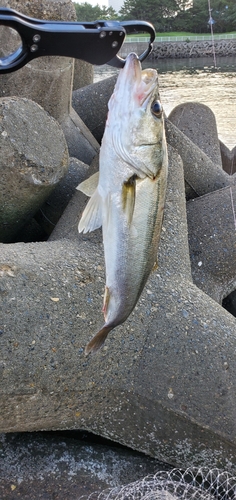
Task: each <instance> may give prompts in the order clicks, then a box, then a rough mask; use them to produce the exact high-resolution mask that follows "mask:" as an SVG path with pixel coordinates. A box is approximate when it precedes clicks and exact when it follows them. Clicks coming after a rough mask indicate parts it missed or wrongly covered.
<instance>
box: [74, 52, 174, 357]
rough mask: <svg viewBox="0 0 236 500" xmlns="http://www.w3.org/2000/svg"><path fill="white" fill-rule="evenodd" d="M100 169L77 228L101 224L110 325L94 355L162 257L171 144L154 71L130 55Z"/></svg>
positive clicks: (93, 345)
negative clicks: (168, 151) (161, 240)
mask: <svg viewBox="0 0 236 500" xmlns="http://www.w3.org/2000/svg"><path fill="white" fill-rule="evenodd" d="M108 109H109V112H108V118H107V123H106V127H105V132H104V136H103V140H102V145H101V150H100V159H99V173H98V174H95V175H94V176H92V178H90V179H88V180H86V181H84V182H83V183H81V184H80V185H79V186H78V189H80V190H81V191H83V192H85V193H86V194H88V195H89V196H91V198H90V200H89V202H88V204H87V206H86V208H85V210H84V212H83V214H82V217H81V220H80V223H79V231H84V232H87V231H92V230H94V229H96V228H98V227H100V226H102V231H103V245H104V256H105V268H106V287H105V296H104V305H103V312H104V318H105V324H104V325H103V327H102V328H101V329H100V330H99V332H98V333H97V334H96V335H95V336H94V337H93V338H92V340H91V341H90V342H89V343H88V345H87V346H86V351H85V352H86V354H88V353H90V352H96V351H97V350H98V349H99V348H100V347H101V346H102V345H103V343H104V341H105V339H106V337H107V335H108V333H109V332H110V331H111V330H112V329H113V328H115V327H116V326H118V325H120V324H121V323H123V322H124V321H125V320H126V319H127V317H128V316H129V315H130V313H131V312H132V310H133V309H134V307H135V305H136V303H137V301H138V299H139V297H140V294H141V292H142V290H143V288H144V286H145V283H146V281H147V279H148V276H149V274H150V272H151V270H152V269H153V267H154V265H155V263H156V261H157V251H158V243H159V240H160V233H161V226H162V218H163V210H164V203H165V193H166V182H167V168H168V166H167V165H168V160H167V146H166V140H165V131H164V117H163V111H162V107H161V104H160V99H159V92H158V75H157V72H156V70H154V69H147V70H142V69H141V65H140V62H139V60H138V57H137V55H136V54H134V53H131V54H129V56H128V57H127V59H126V63H125V67H124V68H123V69H122V70H121V71H120V74H119V76H118V79H117V83H116V86H115V89H114V92H113V95H112V97H111V99H110V101H109V104H108Z"/></svg>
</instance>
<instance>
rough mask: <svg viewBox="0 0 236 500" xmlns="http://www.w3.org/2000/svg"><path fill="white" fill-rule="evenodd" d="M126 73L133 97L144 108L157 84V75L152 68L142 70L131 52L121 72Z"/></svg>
mask: <svg viewBox="0 0 236 500" xmlns="http://www.w3.org/2000/svg"><path fill="white" fill-rule="evenodd" d="M122 71H124V72H125V73H126V75H125V77H126V81H127V80H128V81H129V82H130V85H131V86H132V89H133V92H134V95H135V97H136V99H137V100H138V103H139V105H140V106H142V107H146V104H147V103H148V101H149V97H150V95H151V94H152V93H153V91H154V89H155V88H156V87H157V84H158V74H157V71H156V70H155V69H153V68H148V69H144V70H142V67H141V63H140V61H139V58H138V56H137V54H135V53H134V52H131V53H130V54H129V55H128V56H127V58H126V62H125V67H124V69H123V70H122Z"/></svg>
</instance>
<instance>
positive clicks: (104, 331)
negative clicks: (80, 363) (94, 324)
mask: <svg viewBox="0 0 236 500" xmlns="http://www.w3.org/2000/svg"><path fill="white" fill-rule="evenodd" d="M112 328H113V327H112V326H106V325H104V326H103V327H102V328H101V330H99V332H98V333H96V335H95V336H94V337H93V338H92V340H90V342H89V343H88V344H87V345H86V347H85V355H86V356H87V355H88V354H90V353H91V354H95V352H97V351H98V350H99V349H100V348H101V347H102V346H103V344H104V342H105V340H106V338H107V335H108V333H109V332H110V331H111V330H112Z"/></svg>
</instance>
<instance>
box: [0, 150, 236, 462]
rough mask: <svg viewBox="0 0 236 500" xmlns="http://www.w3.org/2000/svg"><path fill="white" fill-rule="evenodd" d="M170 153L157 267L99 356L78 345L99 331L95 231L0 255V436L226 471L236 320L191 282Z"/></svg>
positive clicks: (231, 452) (177, 164) (179, 176)
mask: <svg viewBox="0 0 236 500" xmlns="http://www.w3.org/2000/svg"><path fill="white" fill-rule="evenodd" d="M169 152H170V168H169V180H168V194H167V200H166V207H165V215H164V225H163V232H162V238H161V245H160V251H159V269H158V270H157V271H155V272H153V273H152V275H151V276H150V279H149V281H148V283H147V285H146V287H145V289H144V291H143V294H142V296H141V298H140V300H139V303H138V305H137V306H136V308H135V310H134V312H133V313H132V314H131V316H130V318H129V319H128V320H127V321H126V322H125V324H124V325H122V326H120V327H119V328H116V329H115V330H114V332H113V333H112V334H110V335H109V337H108V339H107V341H106V344H105V347H104V348H103V349H102V350H101V351H100V352H99V353H97V355H96V356H94V357H85V356H84V346H85V344H86V343H87V341H88V339H89V338H91V337H92V336H93V334H94V332H95V331H96V330H97V329H98V328H99V327H100V326H101V324H102V314H101V312H100V310H101V307H102V294H103V291H104V260H103V249H102V244H101V236H100V233H99V231H97V232H95V233H94V234H93V233H91V235H84V236H80V237H79V236H78V239H76V240H75V238H73V237H70V231H68V232H67V230H68V225H70V222H69V220H70V219H69V215H67V223H66V220H65V221H64V222H65V226H64V227H65V232H64V237H63V231H62V228H61V231H62V232H61V237H60V239H58V240H55V241H51V242H45V243H38V244H36V243H32V244H30V243H29V244H24V245H23V244H14V245H2V246H1V268H0V271H1V299H2V308H1V325H2V326H1V336H0V344H1V353H2V356H1V364H0V376H1V386H0V390H1V398H0V430H1V431H2V432H10V431H11V432H14V431H24V430H28V431H30V430H31V431H32V430H39V429H44V430H45V429H47V430H49V429H54V430H55V429H87V430H90V431H93V432H94V433H96V434H100V435H102V436H105V437H109V438H111V439H113V440H115V441H118V442H120V443H123V444H126V445H128V446H129V447H131V448H133V449H136V450H139V451H143V452H145V453H147V454H149V455H151V456H153V457H157V458H159V459H162V460H164V461H166V462H169V463H171V464H173V465H179V466H181V467H186V466H190V465H192V464H206V463H207V465H208V466H210V467H212V466H214V465H218V466H220V467H222V468H226V469H228V470H229V471H230V470H231V471H234V472H235V470H236V460H235V456H236V455H235V450H236V442H235V430H236V428H235V401H236V397H235V395H236V386H235V380H236V365H235V360H234V353H235V348H236V328H235V327H236V320H235V318H233V316H232V315H230V314H229V313H228V312H227V311H225V310H224V309H223V308H222V307H221V306H220V305H219V304H217V302H215V301H214V300H212V299H211V298H210V297H209V296H207V295H206V294H205V293H204V292H202V291H201V290H200V289H199V288H198V287H196V285H194V284H193V282H192V279H191V270H190V259H189V248H188V240H187V222H186V211H185V195H184V179H183V170H182V162H181V160H180V158H179V156H178V155H177V153H176V152H174V151H173V150H172V149H171V148H169ZM75 197H76V199H74V198H73V199H72V202H71V203H73V204H74V205H75V204H76V203H77V200H78V207H77V208H75V206H74V207H73V210H74V214H75V210H76V209H77V218H76V220H75V215H73V213H71V221H72V225H73V228H72V230H73V231H74V234H75V232H76V231H77V229H76V226H77V222H78V219H79V211H80V210H81V209H82V207H83V204H84V203H85V198H84V197H83V195H80V193H79V192H78V193H76V195H75ZM69 207H71V205H68V209H67V211H69V210H70V208H69ZM71 210H72V208H71ZM68 214H69V212H68ZM65 217H66V215H65Z"/></svg>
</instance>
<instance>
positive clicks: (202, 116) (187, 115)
mask: <svg viewBox="0 0 236 500" xmlns="http://www.w3.org/2000/svg"><path fill="white" fill-rule="evenodd" d="M168 120H170V121H171V122H172V123H173V124H174V125H175V126H176V127H177V128H178V129H179V130H181V132H183V133H184V134H185V135H186V136H187V137H188V138H189V139H190V140H191V141H192V142H193V143H194V144H196V146H198V147H199V148H200V149H201V151H203V152H204V153H205V154H206V155H207V156H208V157H209V158H210V160H211V161H212V163H214V164H215V165H219V166H220V167H221V168H222V158H221V152H220V144H219V139H218V132H217V126H216V119H215V115H214V113H213V111H211V109H210V108H209V107H208V106H205V104H201V103H199V102H185V103H183V104H179V105H178V106H176V107H175V108H174V109H173V110H172V111H171V113H170V114H169V116H168Z"/></svg>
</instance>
